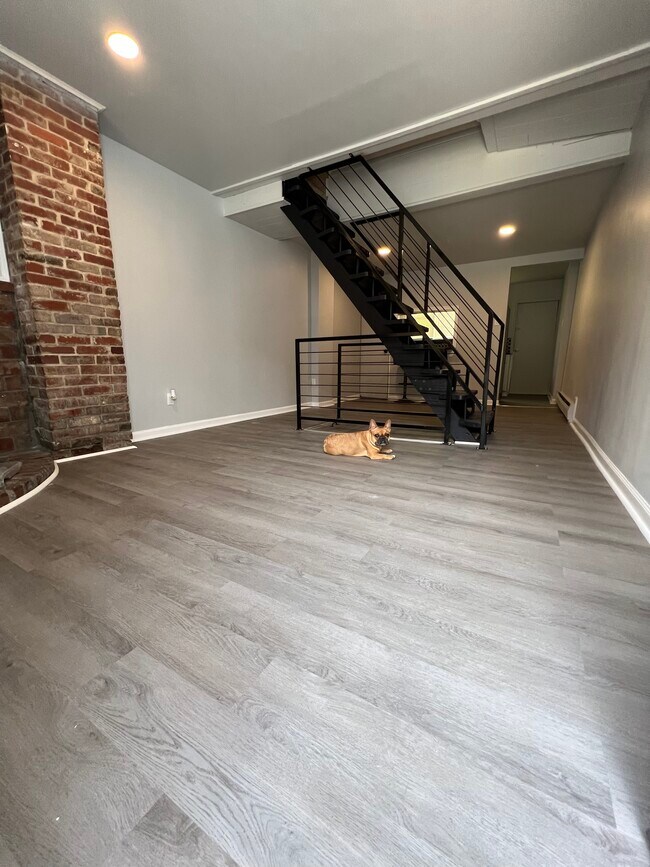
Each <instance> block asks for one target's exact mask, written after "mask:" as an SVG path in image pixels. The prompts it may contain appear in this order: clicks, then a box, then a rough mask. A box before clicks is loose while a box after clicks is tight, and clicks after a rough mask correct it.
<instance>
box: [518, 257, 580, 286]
mask: <svg viewBox="0 0 650 867" xmlns="http://www.w3.org/2000/svg"><path fill="white" fill-rule="evenodd" d="M568 267H569V262H540V263H539V264H538V265H518V266H517V267H515V268H512V270H511V271H510V283H511V284H513V283H532V282H533V281H536V280H561V279H562V278H563V277H564V275H565V274H566V271H567V268H568Z"/></svg>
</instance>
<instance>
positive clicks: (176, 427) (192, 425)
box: [133, 403, 296, 443]
mask: <svg viewBox="0 0 650 867" xmlns="http://www.w3.org/2000/svg"><path fill="white" fill-rule="evenodd" d="M295 411H296V405H295V404H294V403H292V404H290V405H289V406H276V407H273V408H272V409H261V410H256V411H255V412H242V413H239V414H238V415H222V416H219V417H218V418H203V419H199V420H198V421H186V422H181V424H169V425H165V426H164V427H152V428H149V429H148V430H135V431H133V442H135V443H140V442H142V441H143V440H153V439H157V438H158V437H170V436H175V435H176V434H181V433H189V432H190V431H193V430H203V429H204V428H207V427H220V426H221V425H223V424H235V423H236V422H238V421H249V420H250V419H254V418H266V417H267V416H270V415H282V414H283V413H286V412H295Z"/></svg>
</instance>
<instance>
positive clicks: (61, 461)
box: [54, 446, 137, 464]
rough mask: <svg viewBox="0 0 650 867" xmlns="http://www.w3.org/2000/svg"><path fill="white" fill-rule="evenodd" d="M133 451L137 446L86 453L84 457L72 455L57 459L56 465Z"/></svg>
mask: <svg viewBox="0 0 650 867" xmlns="http://www.w3.org/2000/svg"><path fill="white" fill-rule="evenodd" d="M131 449H137V446H120V448H119V449H105V450H104V451H101V452H86V453H85V454H83V455H72V457H69V458H56V460H55V461H54V463H55V464H67V463H68V461H82V460H84V459H85V458H96V457H98V456H99V455H114V454H115V453H116V452H128V451H130V450H131Z"/></svg>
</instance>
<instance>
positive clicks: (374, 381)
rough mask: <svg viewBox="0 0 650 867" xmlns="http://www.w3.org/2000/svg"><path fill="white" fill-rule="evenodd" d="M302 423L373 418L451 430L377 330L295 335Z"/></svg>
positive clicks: (433, 431)
mask: <svg viewBox="0 0 650 867" xmlns="http://www.w3.org/2000/svg"><path fill="white" fill-rule="evenodd" d="M295 353H296V358H295V361H296V412H297V418H296V422H297V427H298V428H299V429H300V428H302V427H303V424H304V423H305V422H329V423H331V424H348V425H352V426H357V425H358V426H366V425H367V424H368V421H369V419H370V418H372V417H375V418H377V419H379V420H385V418H386V417H390V418H391V419H392V422H393V425H394V427H397V428H400V427H402V428H407V429H412V430H423V431H428V432H429V433H430V434H431V435H432V436H435V437H437V438H439V437H440V435H443V436H446V435H447V433H446V431H445V428H444V424H443V422H442V421H441V420H440V419H439V418H438V417H437V416H436V415H435V414H434V413H433V412H432V410H431V409H430V407H429V406H428V404H427V403H426V401H425V400H424V398H423V397H422V395H421V394H420V393H419V391H418V390H417V389H415V388H414V387H413V386H412V385H411V383H410V382H409V380H408V379H407V377H406V376H405V374H404V371H403V370H402V368H401V367H400V366H399V365H397V364H395V362H394V361H393V359H392V357H391V356H390V354H389V353H388V351H387V350H386V348H385V347H384V345H383V344H382V342H381V340H379V338H377V337H376V336H375V335H374V334H358V335H344V336H333V337H311V338H310V337H305V338H299V339H298V340H296V348H295Z"/></svg>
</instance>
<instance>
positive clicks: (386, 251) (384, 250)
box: [377, 247, 393, 256]
mask: <svg viewBox="0 0 650 867" xmlns="http://www.w3.org/2000/svg"><path fill="white" fill-rule="evenodd" d="M392 252H393V251H392V250H391V248H390V247H378V248H377V255H378V256H390V254H391V253H392Z"/></svg>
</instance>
